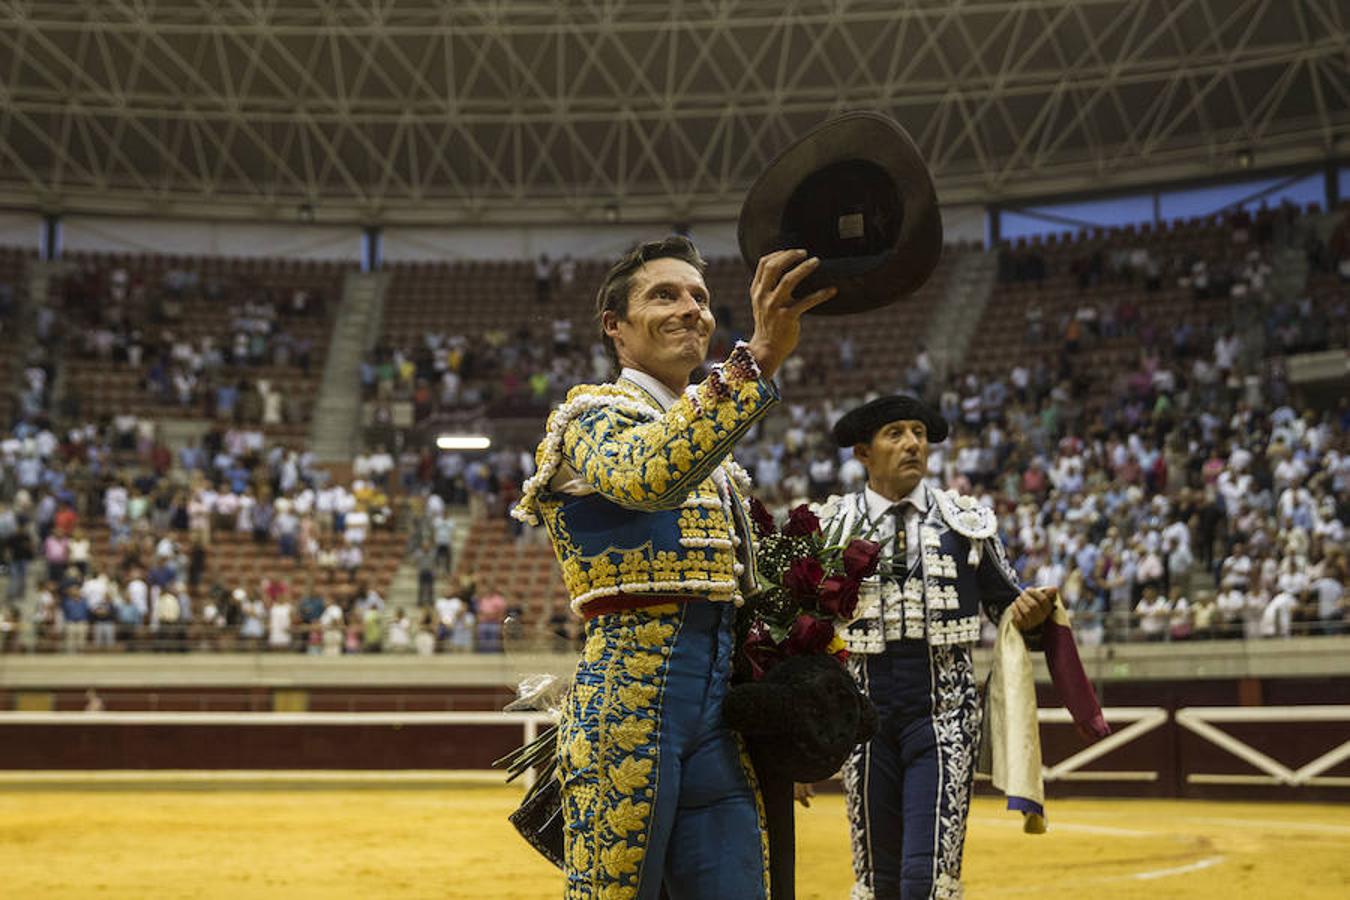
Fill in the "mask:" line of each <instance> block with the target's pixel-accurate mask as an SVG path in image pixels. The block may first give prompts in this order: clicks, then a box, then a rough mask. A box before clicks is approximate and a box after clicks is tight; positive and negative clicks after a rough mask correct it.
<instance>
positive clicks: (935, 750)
mask: <svg viewBox="0 0 1350 900" xmlns="http://www.w3.org/2000/svg"><path fill="white" fill-rule="evenodd" d="M849 664H850V669H851V671H852V673H853V676H854V678H855V679H856V680H857V681H858V684H859V686H860V687H861V688H862V689H863V690H864V691H865V692H866V693H867V694H868V696H869V697H871V699H872V702H873V705H875V706H876V707H877V718H878V729H877V733H876V735H875V736H874V737H873V738H872V740H871V741H869V742H868V743H866V744H864V745H863V746H861V747H860V748H858V750H856V751H855V752H854V753H853V755H852V756H851V757H850V758H849V759H848V761H847V762H846V763H845V764H844V791H845V798H846V802H847V806H848V814H849V831H850V836H851V838H852V845H853V870H854V877H855V879H856V881H855V885H854V889H853V893H852V898H853V900H929V898H935V900H949V898H957V897H960V896H961V850H962V846H963V844H964V842H965V832H966V817H967V814H968V813H969V811H970V791H971V783H972V779H973V778H974V771H975V765H974V764H975V751H976V741H977V739H978V737H979V732H980V716H981V711H980V706H979V699H978V693H977V691H976V686H975V675H974V666H973V664H972V662H971V656H970V651H969V650H967V649H966V648H964V647H930V646H928V645H927V644H926V643H924V642H918V641H903V642H896V643H893V644H890V645H888V647H887V649H886V651H885V652H884V653H880V654H877V655H873V656H865V655H860V654H859V655H854V656H853V657H851V658H850V659H849Z"/></svg>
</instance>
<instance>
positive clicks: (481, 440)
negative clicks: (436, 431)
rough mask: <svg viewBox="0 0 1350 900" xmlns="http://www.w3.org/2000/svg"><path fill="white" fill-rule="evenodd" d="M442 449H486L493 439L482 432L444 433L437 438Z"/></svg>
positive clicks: (437, 444) (438, 445)
mask: <svg viewBox="0 0 1350 900" xmlns="http://www.w3.org/2000/svg"><path fill="white" fill-rule="evenodd" d="M436 446H437V447H438V448H439V449H441V450H486V449H487V448H489V447H491V446H492V441H491V440H490V439H489V438H488V437H487V436H486V435H482V434H443V435H441V436H440V437H438V438H436Z"/></svg>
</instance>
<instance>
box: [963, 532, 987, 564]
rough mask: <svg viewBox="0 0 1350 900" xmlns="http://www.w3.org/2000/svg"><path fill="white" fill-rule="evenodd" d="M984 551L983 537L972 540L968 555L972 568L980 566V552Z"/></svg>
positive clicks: (967, 559) (967, 560)
mask: <svg viewBox="0 0 1350 900" xmlns="http://www.w3.org/2000/svg"><path fill="white" fill-rule="evenodd" d="M983 552H984V540H983V539H982V538H979V539H975V540H972V541H971V542H970V553H969V554H967V556H966V562H968V563H970V565H971V568H975V569H978V568H979V567H980V554H982V553H983Z"/></svg>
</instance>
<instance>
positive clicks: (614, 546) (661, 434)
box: [513, 238, 834, 900]
mask: <svg viewBox="0 0 1350 900" xmlns="http://www.w3.org/2000/svg"><path fill="white" fill-rule="evenodd" d="M817 265H818V261H817V260H814V259H807V255H806V254H805V253H804V252H802V251H798V250H783V251H778V252H775V253H770V254H768V255H766V256H764V257H763V258H762V259H760V260H759V264H758V267H757V269H756V271H755V276H754V281H753V283H752V285H751V303H752V308H753V313H754V322H755V327H754V332H753V335H752V337H751V339H750V340H749V341H748V342H746V343H742V344H738V345H737V347H736V348H735V349H734V350H732V352H731V354H730V355H729V356H728V357H727V359H726V360H725V361H724V362H722V363H721V364H720V365H718V366H715V367H714V368H713V371H712V372H711V374H710V375H709V376H708V377H707V378H706V379H705V380H704V381H703V382H701V383H700V384H698V385H696V386H690V385H689V376H690V374H691V373H692V372H693V370H694V369H695V368H697V367H698V366H699V365H700V364H701V363H702V362H703V360H704V356H705V354H706V353H707V349H708V343H709V340H710V338H711V336H712V331H713V328H714V326H715V322H714V320H713V315H712V312H711V309H712V307H711V303H710V297H709V294H708V289H707V286H706V284H705V283H704V280H703V261H702V259H701V258H700V257H699V255H698V251H697V250H696V249H695V248H694V246H693V245H692V244H691V243H690V242H689V241H687V240H685V239H683V238H668V239H666V240H663V241H656V242H652V243H648V244H643V245H641V246H640V247H638V248H637V249H636V250H634V251H633V252H632V253H630V254H628V255H627V256H625V257H624V258H623V259H622V260H620V261H619V263H618V264H616V265H615V266H614V268H612V269H611V270H610V272H609V274H608V275H607V276H606V278H605V282H604V284H603V286H602V287H601V289H600V292H599V295H598V298H597V313H598V317H599V319H600V327H601V334H602V338H603V340H604V341H605V343H606V345H607V347H608V348H609V349H610V351H611V354H612V355H613V356H614V358H615V361H616V362H617V363H618V364H619V366H620V367H621V369H622V371H621V373H620V375H619V377H618V379H617V380H615V381H614V382H612V383H609V384H600V385H582V386H579V387H576V388H574V389H572V391H570V392H569V394H568V396H567V399H566V401H565V402H564V403H563V404H562V405H561V406H559V407H558V408H557V409H555V410H554V411H553V413H552V414H551V415H550V416H549V420H548V428H547V434H546V435H545V437H544V439H543V441H542V443H541V444H540V445H539V449H538V452H537V454H536V457H537V462H538V470H537V473H536V474H535V475H534V476H533V477H532V478H531V479H530V480H529V481H528V482H526V484H525V486H524V489H523V491H522V498H521V501H520V503H519V505H518V506H517V507H516V508H515V510H513V515H515V516H516V517H517V518H519V519H522V520H523V521H526V522H529V523H531V524H539V523H542V524H543V525H544V526H545V527H546V528H547V529H548V533H549V538H550V539H551V541H552V543H553V547H554V550H555V552H556V553H557V556H558V561H559V563H560V565H561V567H562V573H563V580H564V582H565V583H566V586H567V589H568V592H569V593H570V594H571V597H572V608H573V610H574V611H575V612H576V613H577V614H578V615H580V616H582V617H583V618H585V620H586V626H585V627H586V642H585V649H584V651H583V653H582V659H581V660H580V662H579V664H578V666H577V670H576V675H575V678H574V681H573V687H572V689H571V691H570V693H569V695H568V697H567V700H566V702H565V704H564V707H563V711H562V718H561V721H560V723H559V735H558V745H557V764H558V774H559V784H560V788H561V801H562V819H563V822H564V824H563V835H562V850H563V852H562V857H563V858H562V860H561V861H562V863H563V868H564V871H565V874H566V896H567V897H569V898H596V900H600V898H606V900H608V898H619V897H635V898H655V897H657V896H658V894H659V892H660V891H661V888H662V884H663V882H664V884H665V886H666V888H667V889H668V891H669V892H670V894H671V895H672V896H678V897H735V898H737V900H741V898H745V900H754V898H757V897H765V896H766V894H767V890H768V876H767V859H766V855H767V851H766V846H767V845H766V843H765V838H764V825H763V814H762V805H761V802H760V797H759V794H758V790H757V788H756V785H755V779H754V775H753V772H752V771H751V769H750V767H749V765H748V764H747V762H746V757H745V753H744V749H743V745H742V743H741V741H740V739H739V738H738V737H737V736H736V735H735V734H734V733H733V732H732V731H731V730H730V729H729V728H728V727H727V726H726V725H725V724H724V722H723V716H722V699H723V697H724V696H725V694H726V691H727V687H728V680H729V676H730V672H731V658H732V651H733V634H732V622H733V616H734V612H735V607H736V606H737V605H738V604H739V603H740V602H741V600H742V597H743V596H744V594H745V592H746V590H747V589H748V588H750V587H751V586H753V573H754V558H753V556H754V554H753V548H752V545H751V539H750V531H749V528H748V527H747V525H746V516H745V512H744V510H743V508H742V503H743V498H744V497H745V491H746V490H747V489H748V479H746V478H745V477H744V473H743V472H742V471H741V470H740V469H739V467H737V466H736V465H735V463H734V462H732V461H731V457H730V452H731V449H732V447H733V446H734V445H735V443H736V441H737V440H739V438H740V437H741V435H742V434H744V433H745V431H746V430H747V429H749V428H750V427H751V426H752V425H753V424H754V423H755V422H757V421H759V420H760V419H761V418H762V417H763V416H764V414H765V413H766V412H767V411H768V410H769V409H770V408H771V407H772V406H773V405H774V403H776V402H777V400H778V391H777V388H776V387H775V386H774V384H773V382H772V381H771V377H772V375H773V373H774V372H775V371H776V370H777V368H778V366H779V365H780V364H781V363H782V362H783V360H784V359H785V358H786V357H787V356H788V354H790V353H791V352H792V350H793V349H794V347H795V346H796V344H797V339H798V335H799V322H798V320H799V318H800V316H801V315H802V313H803V312H805V311H806V310H808V309H810V308H812V307H814V306H816V305H818V304H820V303H823V302H825V301H826V300H828V299H830V297H832V296H833V293H834V292H833V290H831V289H820V290H817V291H814V292H812V293H810V294H809V295H808V296H806V297H804V298H801V299H795V298H794V297H793V291H794V289H795V288H796V287H797V286H798V285H799V284H800V283H801V281H802V280H803V279H804V278H806V277H807V276H808V275H810V274H811V272H813V271H814V270H815V268H816V267H817Z"/></svg>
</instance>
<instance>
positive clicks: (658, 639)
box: [558, 600, 768, 900]
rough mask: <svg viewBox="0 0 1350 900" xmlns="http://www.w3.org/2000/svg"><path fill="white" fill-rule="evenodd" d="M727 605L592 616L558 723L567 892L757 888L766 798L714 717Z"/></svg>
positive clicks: (725, 663)
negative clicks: (570, 688)
mask: <svg viewBox="0 0 1350 900" xmlns="http://www.w3.org/2000/svg"><path fill="white" fill-rule="evenodd" d="M734 612H735V610H734V608H733V607H732V606H731V605H730V604H726V603H712V602H706V601H701V600H695V601H690V602H686V603H672V604H668V605H664V606H656V607H649V608H647V609H642V610H635V611H633V612H626V613H614V614H610V615H603V616H598V617H596V618H594V619H592V620H590V621H589V622H588V623H587V627H586V645H585V649H584V650H583V653H582V659H581V662H580V663H579V664H578V666H577V673H576V678H575V680H574V683H573V688H572V692H571V694H570V695H569V698H568V702H567V706H566V707H565V708H564V710H563V716H562V719H561V722H560V727H559V735H558V761H559V776H560V778H561V779H562V796H563V814H564V817H565V821H566V824H565V827H564V861H565V874H566V894H565V896H566V897H568V898H596V900H600V898H605V900H609V898H620V897H623V898H627V897H632V898H638V900H655V898H656V897H658V896H659V894H660V891H661V887H662V885H663V884H664V886H665V890H666V894H667V895H668V896H669V897H670V898H671V900H705V898H706V900H714V898H737V900H742V898H744V900H760V898H764V897H766V895H767V878H768V875H767V870H768V851H767V838H766V835H765V831H764V816H763V805H762V803H761V801H760V796H759V791H758V788H757V786H756V784H755V780H754V775H753V771H752V770H751V768H750V763H749V758H748V756H747V755H746V753H745V750H744V747H743V745H742V743H741V741H740V739H739V737H738V736H737V735H736V734H735V733H733V732H732V731H731V730H730V729H728V728H727V727H726V725H724V724H723V723H722V700H723V698H724V697H725V696H726V691H727V687H728V680H729V677H730V672H731V655H732V650H733V643H734V639H733V633H732V617H733V615H734Z"/></svg>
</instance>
